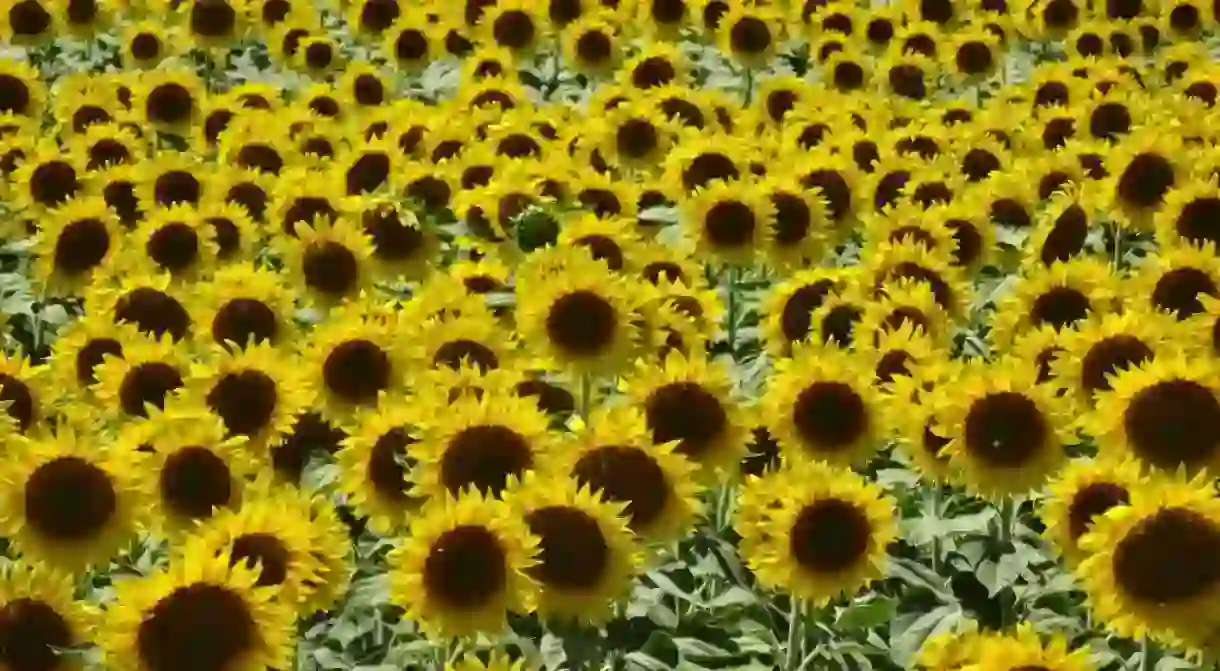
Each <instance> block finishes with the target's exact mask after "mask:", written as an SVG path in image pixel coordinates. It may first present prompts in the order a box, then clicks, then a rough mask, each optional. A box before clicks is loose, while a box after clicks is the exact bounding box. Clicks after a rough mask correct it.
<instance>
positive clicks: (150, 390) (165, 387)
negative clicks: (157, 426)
mask: <svg viewBox="0 0 1220 671" xmlns="http://www.w3.org/2000/svg"><path fill="white" fill-rule="evenodd" d="M122 348H123V358H117V357H110V358H108V359H106V360H104V361H102V362H101V363H99V364H98V365H97V366H96V367H95V368H94V375H95V376H96V377H97V383H96V384H94V385H93V387H92V390H93V393H94V394H95V395H96V397H97V399H98V402H99V403H100V404H101V405H103V406H104V407H105V412H107V413H109V414H111V415H115V416H119V417H128V418H138V417H147V416H148V414H149V408H150V407H151V408H152V409H153V410H163V409H164V408H165V404H166V401H167V400H168V399H169V398H170V397H177V396H178V394H179V390H181V389H182V387H183V385H184V384H185V378H186V375H187V372H188V367H187V363H186V360H185V359H186V356H185V355H186V353H185V352H184V351H183V349H182V348H178V347H175V346H174V344H173V342H172V341H171V339H170V337H169V336H166V335H163V336H159V337H157V338H156V339H153V338H148V339H139V340H134V341H128V342H124V343H122Z"/></svg>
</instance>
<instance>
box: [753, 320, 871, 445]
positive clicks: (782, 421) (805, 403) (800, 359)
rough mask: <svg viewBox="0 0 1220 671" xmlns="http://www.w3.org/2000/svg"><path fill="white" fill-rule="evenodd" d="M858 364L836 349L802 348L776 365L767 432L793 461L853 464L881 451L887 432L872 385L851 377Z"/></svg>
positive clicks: (766, 405) (766, 398) (766, 402)
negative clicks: (884, 435) (809, 460)
mask: <svg viewBox="0 0 1220 671" xmlns="http://www.w3.org/2000/svg"><path fill="white" fill-rule="evenodd" d="M854 365H855V361H854V359H853V358H852V357H851V356H850V355H848V354H846V353H845V352H841V351H839V350H837V349H835V348H833V347H831V346H826V345H818V344H800V345H795V346H794V347H793V353H792V358H791V359H783V360H781V361H779V362H777V363H776V373H775V375H774V376H773V377H772V378H771V379H770V380H769V382H768V385H767V389H766V392H765V393H764V395H763V399H762V407H763V410H764V414H765V417H766V418H767V428H768V429H769V430H770V432H771V435H773V436H775V438H776V440H778V441H779V444H780V448H781V449H782V450H783V452H784V455H785V456H786V457H787V458H790V459H792V460H801V459H808V458H810V457H812V458H814V459H817V460H820V461H827V462H830V463H833V464H844V465H847V464H854V463H859V462H861V461H863V460H866V459H868V458H869V457H870V456H872V454H873V453H874V452H875V451H876V449H877V447H878V445H877V439H878V438H879V437H880V435H881V433H882V430H883V427H882V426H881V424H880V420H879V418H878V417H877V415H876V412H877V411H878V410H879V409H880V407H879V405H878V404H879V402H880V398H879V394H878V391H877V390H876V388H875V387H873V386H871V385H869V384H868V383H869V382H871V380H868V379H866V378H861V377H860V376H859V375H858V374H856V375H851V374H849V373H848V371H849V370H850V369H851V368H852V367H854Z"/></svg>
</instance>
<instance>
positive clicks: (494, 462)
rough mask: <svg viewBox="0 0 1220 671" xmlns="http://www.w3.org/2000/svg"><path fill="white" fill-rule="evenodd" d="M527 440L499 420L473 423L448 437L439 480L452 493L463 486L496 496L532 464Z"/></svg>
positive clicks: (532, 460)
mask: <svg viewBox="0 0 1220 671" xmlns="http://www.w3.org/2000/svg"><path fill="white" fill-rule="evenodd" d="M533 463H534V458H533V451H532V450H531V448H530V444H529V441H528V440H527V439H526V438H525V437H524V436H522V435H521V434H519V433H517V432H516V431H513V430H512V429H510V428H508V427H506V426H501V425H498V424H488V425H479V426H473V427H470V428H467V429H464V430H463V431H461V432H460V433H458V434H457V435H456V436H454V437H453V438H451V439H450V440H449V444H448V445H447V446H446V448H445V454H444V456H443V457H442V458H441V481H442V483H443V484H444V486H445V488H446V489H448V490H449V491H450V492H451V493H452V494H453V495H455V496H457V495H459V494H460V493H461V492H462V491H463V490H465V489H466V488H468V487H469V488H473V489H475V490H477V491H479V492H482V493H484V494H492V495H496V496H498V495H499V494H500V493H501V492H502V491H504V488H505V487H506V486H508V483H509V479H510V478H514V477H520V476H521V475H523V474H524V473H525V471H527V470H528V469H529V468H530V467H531V466H533Z"/></svg>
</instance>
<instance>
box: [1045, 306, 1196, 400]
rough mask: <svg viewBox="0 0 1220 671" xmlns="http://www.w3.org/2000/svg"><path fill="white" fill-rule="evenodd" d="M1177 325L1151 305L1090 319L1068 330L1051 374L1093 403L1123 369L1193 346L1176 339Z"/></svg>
mask: <svg viewBox="0 0 1220 671" xmlns="http://www.w3.org/2000/svg"><path fill="white" fill-rule="evenodd" d="M1175 327H1177V323H1176V322H1174V320H1173V319H1172V318H1171V317H1169V316H1168V315H1165V314H1163V313H1160V312H1155V311H1153V310H1149V309H1146V308H1145V309H1136V310H1129V311H1126V312H1123V313H1110V314H1106V315H1100V316H1093V317H1088V318H1085V319H1084V320H1083V321H1081V322H1079V323H1078V324H1077V325H1076V327H1075V328H1072V329H1065V330H1064V331H1063V332H1062V334H1061V337H1060V338H1059V341H1058V343H1057V345H1058V346H1059V347H1060V348H1061V352H1060V353H1058V355H1057V356H1056V357H1055V360H1054V362H1053V363H1052V364H1051V374H1052V375H1053V376H1054V378H1055V380H1056V382H1057V383H1059V384H1062V385H1063V386H1065V387H1067V388H1068V389H1070V390H1072V391H1073V392H1075V393H1076V394H1077V395H1078V396H1079V397H1080V401H1081V402H1082V403H1083V404H1084V405H1085V406H1088V405H1090V404H1091V403H1092V401H1093V399H1094V398H1095V397H1096V395H1097V394H1098V393H1100V392H1103V391H1109V390H1110V389H1111V388H1112V387H1111V383H1112V382H1113V377H1114V376H1115V375H1117V374H1119V373H1120V372H1122V371H1123V370H1125V369H1128V368H1132V367H1137V366H1140V365H1142V364H1144V363H1147V362H1149V361H1152V360H1154V359H1155V358H1157V357H1163V356H1172V355H1174V354H1177V353H1179V352H1183V351H1187V350H1189V348H1188V347H1186V344H1187V343H1186V342H1183V341H1180V340H1177V339H1175V338H1174V334H1175V331H1176V328H1175Z"/></svg>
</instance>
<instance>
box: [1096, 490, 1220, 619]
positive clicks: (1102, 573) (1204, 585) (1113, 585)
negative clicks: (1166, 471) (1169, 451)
mask: <svg viewBox="0 0 1220 671" xmlns="http://www.w3.org/2000/svg"><path fill="white" fill-rule="evenodd" d="M1217 520H1220V499H1218V498H1217V497H1216V493H1215V490H1214V488H1213V486H1212V482H1211V479H1210V478H1207V477H1197V478H1195V479H1193V480H1190V481H1186V479H1185V478H1184V477H1181V475H1180V474H1179V476H1178V477H1176V478H1173V479H1170V480H1167V481H1164V482H1161V483H1159V484H1157V485H1146V486H1144V487H1143V488H1141V489H1138V490H1135V491H1132V492H1131V502H1130V504H1129V505H1125V506H1117V507H1114V508H1111V509H1110V510H1108V511H1107V512H1106V513H1105V514H1104V515H1101V516H1098V517H1094V518H1093V527H1092V529H1091V530H1090V531H1089V532H1088V533H1086V534H1085V535H1084V536H1083V537H1081V538H1080V539H1079V545H1080V547H1081V549H1082V550H1083V551H1084V552H1085V553H1086V554H1087V555H1088V556H1087V557H1086V558H1085V559H1084V560H1083V561H1081V563H1080V565H1079V566H1078V567H1077V570H1076V573H1077V575H1079V576H1080V580H1081V582H1082V583H1083V587H1084V591H1085V594H1086V596H1087V597H1088V601H1089V605H1090V606H1091V607H1092V610H1093V613H1094V614H1095V616H1096V617H1097V619H1098V620H1099V621H1101V622H1104V623H1105V626H1106V628H1107V629H1109V630H1110V631H1112V632H1114V633H1115V634H1118V635H1119V636H1124V637H1127V638H1134V639H1139V638H1140V637H1142V636H1146V635H1147V636H1153V637H1157V638H1163V639H1168V640H1169V641H1170V642H1173V641H1175V640H1177V639H1178V638H1179V636H1186V637H1189V638H1195V637H1196V636H1197V635H1206V633H1209V632H1210V631H1212V630H1214V629H1215V627H1216V625H1217V616H1216V609H1215V603H1216V598H1217V589H1218V588H1220V581H1218V580H1216V578H1215V569H1214V568H1213V566H1214V564H1213V563H1212V562H1211V560H1210V558H1211V556H1212V552H1211V547H1212V545H1213V544H1216V545H1217V547H1220V522H1217Z"/></svg>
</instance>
